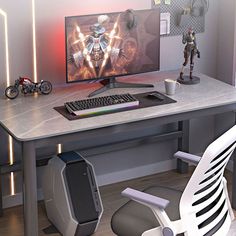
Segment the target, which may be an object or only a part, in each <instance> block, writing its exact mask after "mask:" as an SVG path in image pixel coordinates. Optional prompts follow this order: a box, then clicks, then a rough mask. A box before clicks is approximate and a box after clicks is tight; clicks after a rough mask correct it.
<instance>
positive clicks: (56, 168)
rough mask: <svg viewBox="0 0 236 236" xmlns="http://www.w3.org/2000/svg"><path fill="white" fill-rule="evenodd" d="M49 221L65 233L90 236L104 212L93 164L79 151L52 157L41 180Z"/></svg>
mask: <svg viewBox="0 0 236 236" xmlns="http://www.w3.org/2000/svg"><path fill="white" fill-rule="evenodd" d="M42 187H43V194H44V202H45V206H46V211H47V216H48V219H49V220H50V222H51V223H52V224H53V225H54V226H55V227H56V228H57V229H58V231H59V232H60V233H61V234H62V235H63V236H88V235H91V234H93V233H94V232H95V231H96V228H97V226H98V224H99V221H100V218H101V216H102V212H103V206H102V202H101V197H100V193H99V190H98V186H97V183H96V177H95V174H94V169H93V166H92V165H91V164H90V163H89V162H88V161H87V160H85V159H84V158H83V157H82V156H81V155H80V154H79V153H77V152H66V153H62V154H58V155H57V156H55V157H53V158H52V159H50V160H49V162H48V165H47V166H46V167H45V173H44V175H43V181H42Z"/></svg>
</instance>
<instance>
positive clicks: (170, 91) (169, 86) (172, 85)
mask: <svg viewBox="0 0 236 236" xmlns="http://www.w3.org/2000/svg"><path fill="white" fill-rule="evenodd" d="M176 85H177V86H178V87H180V83H179V82H177V81H175V80H172V79H165V88H166V94H167V95H174V94H175V90H176Z"/></svg>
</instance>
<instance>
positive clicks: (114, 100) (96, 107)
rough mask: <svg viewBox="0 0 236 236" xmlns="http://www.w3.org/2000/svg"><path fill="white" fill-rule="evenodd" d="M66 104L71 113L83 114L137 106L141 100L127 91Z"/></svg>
mask: <svg viewBox="0 0 236 236" xmlns="http://www.w3.org/2000/svg"><path fill="white" fill-rule="evenodd" d="M64 105H65V108H66V109H67V111H68V112H69V113H71V114H75V115H77V116H83V115H90V114H96V113H102V112H104V113H105V112H106V111H111V110H117V109H122V108H128V107H137V106H138V105H139V101H138V100H137V99H136V98H135V97H134V96H132V95H131V94H128V93H127V94H119V95H110V96H104V97H96V98H89V99H84V100H78V101H72V102H66V103H65V104H64Z"/></svg>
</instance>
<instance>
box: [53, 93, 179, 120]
mask: <svg viewBox="0 0 236 236" xmlns="http://www.w3.org/2000/svg"><path fill="white" fill-rule="evenodd" d="M154 92H155V93H159V92H157V91H151V92H147V93H139V94H132V95H133V96H134V97H135V98H136V99H137V100H139V106H137V107H131V108H130V107H127V108H122V109H117V110H112V111H106V112H104V113H98V114H91V115H86V116H77V115H73V114H70V113H69V112H68V111H67V110H66V108H65V107H64V106H60V107H54V109H55V110H56V111H57V112H59V113H60V114H61V115H63V116H64V117H65V118H67V119H68V120H77V119H84V118H88V117H93V116H101V115H106V114H112V113H117V112H122V111H130V110H136V109H141V108H146V107H153V106H160V105H165V104H170V103H175V102H176V101H175V100H173V99H171V98H169V97H167V96H165V95H164V94H162V93H159V94H160V95H161V96H162V97H163V98H164V100H163V101H160V100H159V99H157V98H154V97H149V96H148V95H149V94H151V93H154Z"/></svg>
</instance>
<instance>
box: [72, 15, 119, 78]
mask: <svg viewBox="0 0 236 236" xmlns="http://www.w3.org/2000/svg"><path fill="white" fill-rule="evenodd" d="M108 21H109V17H108V16H107V15H100V16H99V17H98V23H95V24H94V25H92V26H91V27H90V31H91V35H83V34H82V33H81V31H80V28H79V27H78V26H77V32H78V35H79V40H77V41H76V42H75V43H80V44H81V45H82V50H79V51H78V52H76V53H74V54H73V55H72V58H71V59H72V60H71V61H72V62H74V63H75V65H76V66H77V67H82V66H83V65H84V64H85V63H86V64H88V66H89V67H90V68H92V69H94V71H95V74H96V77H99V76H101V74H102V73H103V69H104V67H105V66H110V67H111V65H109V64H111V63H112V62H114V61H116V60H117V59H118V57H119V56H123V51H122V49H120V48H116V47H112V46H111V45H112V42H113V40H114V39H120V38H119V37H118V36H117V35H116V34H117V26H118V25H117V23H115V24H114V27H113V30H112V31H111V32H110V33H106V29H105V28H104V27H103V24H104V23H105V22H108Z"/></svg>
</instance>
